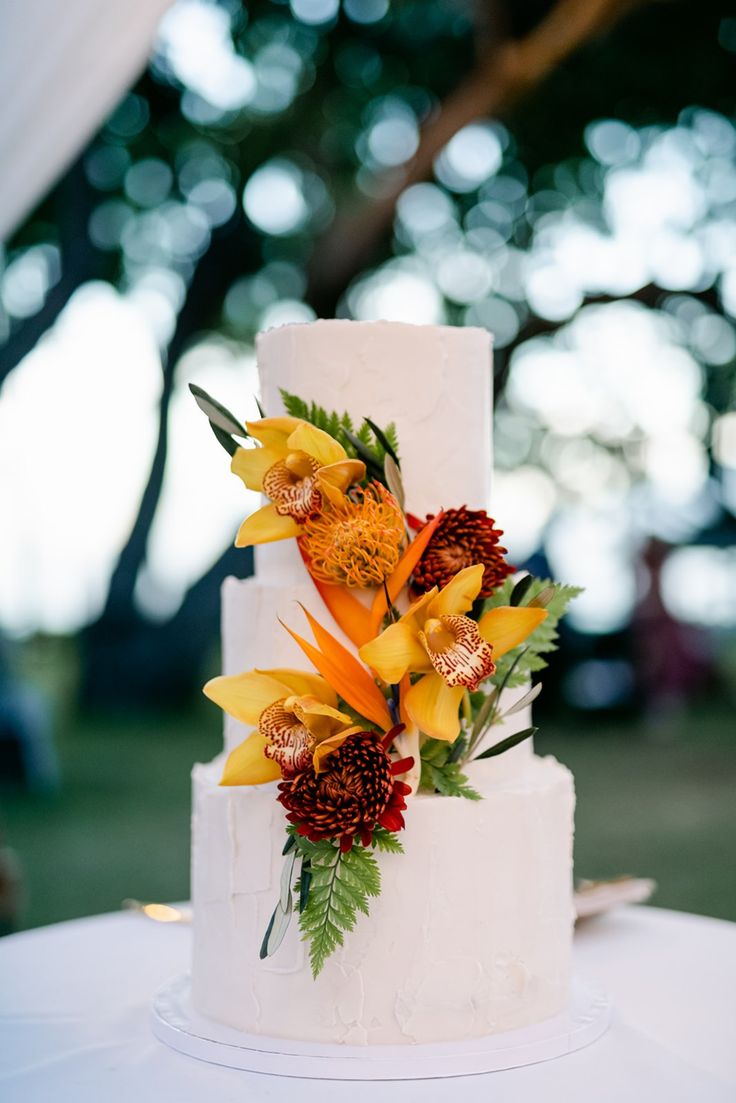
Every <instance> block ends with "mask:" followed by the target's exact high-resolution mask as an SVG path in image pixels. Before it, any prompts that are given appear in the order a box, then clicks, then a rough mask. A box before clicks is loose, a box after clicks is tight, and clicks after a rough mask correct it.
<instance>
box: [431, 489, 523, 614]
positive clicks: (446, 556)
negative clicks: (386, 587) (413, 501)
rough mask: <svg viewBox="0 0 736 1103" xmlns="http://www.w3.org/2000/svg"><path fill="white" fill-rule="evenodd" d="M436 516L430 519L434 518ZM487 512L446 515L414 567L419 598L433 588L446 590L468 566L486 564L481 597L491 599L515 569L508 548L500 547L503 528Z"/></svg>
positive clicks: (459, 511)
mask: <svg viewBox="0 0 736 1103" xmlns="http://www.w3.org/2000/svg"><path fill="white" fill-rule="evenodd" d="M433 516H434V514H430V515H429V517H427V521H425V524H426V523H427V522H428V521H431V520H432V519H433ZM495 524H496V522H495V521H494V520H493V518H491V517H489V516H488V514H487V513H486V511H485V510H484V509H467V508H466V507H465V506H461V507H460V509H448V510H445V512H444V513H443V514H442V517H441V519H440V522H439V524H438V525H437V528H436V529H435V531H434V533H433V535H432V538H431V540H430V541H429V544H428V545H427V548H426V550H425V552H424V554H423V556H422V558H421V559H420V560H419V562H418V563H417V565H416V567H415V568H414V576H413V579H412V589H413V590H414V593H415V594H417V596H418V595H420V594H426V592H427V590H431V589H432V587H433V586H438V587H439V588H440V589H442V587H443V586H446V585H447V583H448V582H450V580H451V579H452V578H453V577H454V576H455V575H456V574H457V572H458V571H461V570H462V569H463V568H464V567H472V566H473V564H474V563H482V564H483V566H484V567H485V571H484V572H483V584H482V586H481V590H480V593H479V594H478V597H479V598H486V597H490V596H491V594H492V593H493V591H494V590H497V589H498V587H499V586H500V585H501V583H502V582H503V581H504V579H505V578H507V576H508V575H510V574H513V572H514V570H515V568H514V567H512V566H510V565H509V564H508V563H507V562H506V560H505V559H504V556H505V555H506V548H502V547H501V545H500V544H499V538H500V537H501V536H503V532H502V531H501V529H497V528H495Z"/></svg>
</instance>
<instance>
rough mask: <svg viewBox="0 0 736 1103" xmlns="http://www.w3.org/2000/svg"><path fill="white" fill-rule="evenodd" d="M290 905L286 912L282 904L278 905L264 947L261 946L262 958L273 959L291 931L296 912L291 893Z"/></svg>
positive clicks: (264, 940)
mask: <svg viewBox="0 0 736 1103" xmlns="http://www.w3.org/2000/svg"><path fill="white" fill-rule="evenodd" d="M288 904H289V907H288V909H286V910H284V909H282V907H281V904H280V903H278V904H277V905H276V908H275V910H274V913H273V916H272V918H271V922H270V924H269V930H268V931H267V932H266V937H265V938H264V939H263V945H262V946H261V957H272V956H273V954H275V953H276V951H277V950H278V948H279V946H280V945H281V943H282V942H283V941H284V936H285V934H286V932H287V931H288V929H289V924H290V923H291V916H292V913H293V910H294V908H293V904H292V900H291V893H289V900H288ZM264 949H265V953H264Z"/></svg>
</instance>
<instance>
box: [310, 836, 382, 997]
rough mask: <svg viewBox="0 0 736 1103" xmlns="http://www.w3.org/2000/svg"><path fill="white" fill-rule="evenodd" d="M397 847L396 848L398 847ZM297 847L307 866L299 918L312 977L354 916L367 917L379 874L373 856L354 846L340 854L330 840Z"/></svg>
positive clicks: (348, 929) (349, 925) (378, 888)
mask: <svg viewBox="0 0 736 1103" xmlns="http://www.w3.org/2000/svg"><path fill="white" fill-rule="evenodd" d="M399 845H400V844H399ZM297 847H298V849H299V851H300V853H302V855H303V856H304V857H305V858H308V860H309V863H310V871H311V875H312V880H311V884H310V887H309V898H308V900H307V903H306V906H305V907H304V910H303V911H302V912H301V913H300V916H299V926H300V928H301V931H302V936H303V938H304V939H306V941H308V942H309V959H310V963H311V966H312V975H313V976H315V977H316V976H317V975H318V974H319V973H320V971H321V970H322V967H323V966H324V963H325V961H326V960H327V958H328V957H329V956H330V954H332V953H334V951H335V950H336V949H337V948H338V946H342V944H343V940H344V935H345V932H346V931H352V929H353V927H354V926H355V923H356V920H357V918H358V913H359V912H362V913H363V914H364V915H367V914H368V900H369V898H370V897H371V896H378V894H379V893H380V891H381V874H380V871H379V868H378V863H377V862H376V859H375V857H374V856H373V854H372V853H371V852H370V851H369V850H366V849H365V847H362V846H359V845H357V844H355V845H354V846H353V848H352V849H351V850H348V851H347V852H345V853H343V852H342V851H341V850H340V848H339V847H338V846H336V845H335V844H334V843H333V842H332V841H330V840H323V841H322V842H319V843H310V842H308V841H307V840H304V839H301V838H299V839H298V840H297Z"/></svg>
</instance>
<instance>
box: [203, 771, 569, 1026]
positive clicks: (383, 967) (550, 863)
mask: <svg viewBox="0 0 736 1103" xmlns="http://www.w3.org/2000/svg"><path fill="white" fill-rule="evenodd" d="M471 776H472V781H473V783H474V784H475V785H476V787H477V788H479V789H480V790H481V792H483V794H484V797H485V799H484V800H482V801H478V802H472V801H468V800H463V799H458V798H448V797H439V796H419V797H415V798H413V800H412V802H411V808H410V810H409V815H408V816H407V828H406V831H405V832H404V833H403V834H402V839H403V843H404V847H405V854H403V855H393V854H382V855H381V856H380V864H381V878H382V893H381V895H380V897H378V898H377V899H375V900H372V901H371V914H370V915H369V916H363V915H361V916H360V918H359V920H358V924H357V926H356V928H355V930H354V931H352V932H351V933H350V934H349V935H348V937H347V938H346V940H345V945H344V947H342V949H340V950H338V952H337V953H336V954H335V955H334V956H333V957H332V958H330V959H329V961H328V962H327V964H326V966H325V968H324V970H323V972H322V973H321V974H320V976H319V977H318V978H317V980H316V981H315V980H313V979H312V976H311V972H310V969H309V962H308V957H307V952H306V947H305V945H304V943H302V942H301V941H300V940H299V932H298V926H297V922H296V919H295V920H294V921H293V922H292V925H291V928H290V930H289V932H288V934H287V937H286V940H285V941H284V943H283V944H282V946H281V947H280V949H279V950H278V952H277V953H276V954H275V955H274V957H273V958H270V959H267V960H266V961H260V960H259V958H258V949H259V946H260V943H261V939H262V937H263V932H264V931H265V929H266V925H267V923H268V920H269V918H270V915H271V912H272V910H273V906H274V901H275V899H276V896H277V894H278V884H279V877H280V875H281V869H282V863H283V858H282V856H281V846H282V842H283V838H284V835H283V828H284V823H285V821H284V819H283V813H282V810H281V808H280V806H279V805H278V804H277V803H276V802H275V800H274V786H273V785H268V786H259V787H254V788H231V789H226V788H219V787H218V786H217V784H216V778H217V769H216V764H213V766H209V767H204V766H200V767H197V768H196V770H195V774H194V840H195V842H194V853H193V878H194V883H193V891H194V899H195V910H194V963H193V973H192V982H193V993H194V999H195V1002H196V1006H197V1008H198V1009H199V1011H201V1012H203V1013H204V1014H206V1015H208V1016H209V1017H211V1018H213V1019H217V1020H218V1021H221V1022H224V1023H227V1024H229V1025H231V1026H234V1027H236V1028H237V1029H240V1030H244V1031H247V1032H249V1033H252V1034H264V1035H266V1036H272V1037H282V1038H300V1039H304V1040H308V1041H318V1042H330V1043H340V1042H341V1043H346V1044H352V1045H361V1044H387V1045H401V1044H411V1043H423V1042H433V1041H453V1040H457V1039H461V1038H473V1037H478V1036H480V1035H483V1034H490V1033H494V1032H496V1031H501V1030H510V1029H515V1028H517V1027H522V1026H526V1025H529V1024H531V1023H534V1022H538V1021H540V1020H542V1019H544V1018H546V1017H548V1016H551V1015H554V1014H556V1013H557V1012H558V1011H559V1010H561V1008H562V1007H563V1006H564V1004H565V1002H566V1000H567V996H568V984H569V967H570V948H571V935H572V920H573V915H572V894H571V873H572V817H573V805H574V793H573V784H572V777H571V775H570V773H569V772H568V770H566V769H565V768H564V767H563V766H560V765H559V763H557V762H556V761H555V760H554V759H551V758H546V759H540V758H537V757H532V758H529V759H528V760H527V762H526V763H525V765H524V768H523V770H520V771H518V773H517V775H516V777H515V778H514V779H513V780H506V781H496V780H494V776H493V773H492V771H490V770H488V769H487V767H486V766H485V764H483V763H478V764H477V765H476V766H475V767H472V768H471Z"/></svg>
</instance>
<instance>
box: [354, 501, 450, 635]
mask: <svg viewBox="0 0 736 1103" xmlns="http://www.w3.org/2000/svg"><path fill="white" fill-rule="evenodd" d="M442 516H443V515H442V513H438V514H437V516H436V517H435V518H433V520H431V521H430V522H429V523H428V524H426V525H425V526H424V528H423V529H422V531H421V532H420V533H419V535H418V536H417V537H415V539H414V540H412V542H411V544H409V547H408V548H407V549H406V551H405V552H404V554H403V555H402V557H401V559H400V560H399V562H398V564H397V566H396V570H395V571H394V573H393V574H392V575H391V577H390V578H389V580H388V583H387V586H388V592H389V595H390V597H391V601H396V598H397V597H398V596H399V594H400V593H401V589H402V587H403V586H404V585H405V584H406V582H407V581H408V579H409V575H410V574H411V572H412V571H413V570H414V568H415V567H416V565H417V563H418V562H419V560H420V559H421V558H422V555H423V554H424V550H425V548H426V547H427V544H428V543H429V541H430V540H431V539H432V536H433V535H434V530H435V529H436V528H437V526H438V524H439V523H440V521H441V519H442ZM386 612H387V605H386V595H385V593H384V592H383V590H382V589H381V590H379V591H378V592H377V594H376V596H375V598H374V600H373V607H372V609H371V619H372V625H373V634H374V635H375V634H376V632H377V631H378V629H379V628H380V627H381V621H382V620H383V618H384V616H385V615H386Z"/></svg>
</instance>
